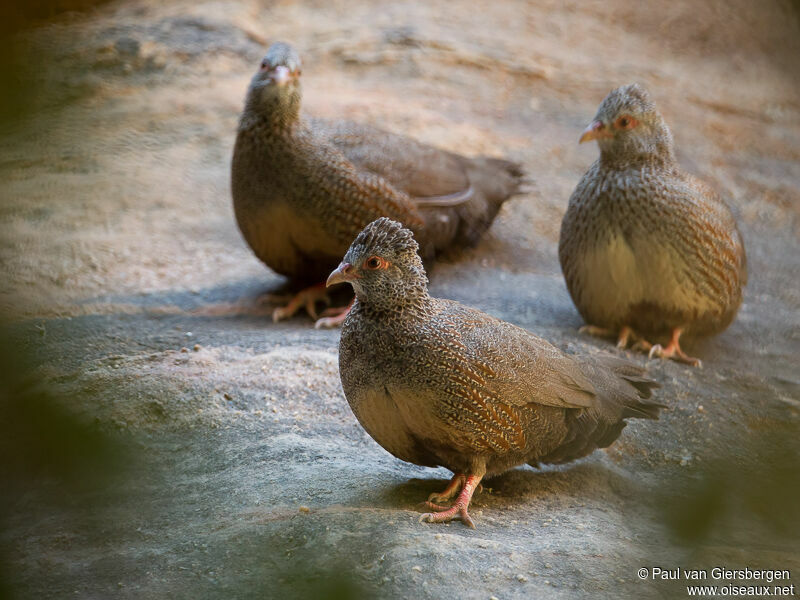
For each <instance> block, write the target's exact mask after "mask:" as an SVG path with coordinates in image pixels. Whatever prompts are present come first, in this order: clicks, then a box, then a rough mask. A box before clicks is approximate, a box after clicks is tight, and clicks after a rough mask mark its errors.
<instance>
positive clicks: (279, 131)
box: [239, 93, 300, 135]
mask: <svg viewBox="0 0 800 600" xmlns="http://www.w3.org/2000/svg"><path fill="white" fill-rule="evenodd" d="M299 123H300V94H299V93H296V94H292V95H290V96H288V97H284V98H280V97H276V98H270V99H268V100H263V99H260V98H258V97H248V99H247V103H246V104H245V108H244V111H243V112H242V117H241V120H240V121H239V129H240V130H245V129H249V130H252V129H259V130H261V131H265V132H269V133H272V134H275V135H288V134H291V133H292V132H293V131H294V130H295V128H296V127H297V126H298V124H299Z"/></svg>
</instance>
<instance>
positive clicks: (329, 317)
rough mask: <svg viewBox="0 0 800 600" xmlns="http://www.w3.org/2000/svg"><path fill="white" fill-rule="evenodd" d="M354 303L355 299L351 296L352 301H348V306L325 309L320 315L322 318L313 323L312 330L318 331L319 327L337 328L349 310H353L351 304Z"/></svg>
mask: <svg viewBox="0 0 800 600" xmlns="http://www.w3.org/2000/svg"><path fill="white" fill-rule="evenodd" d="M355 301H356V298H355V296H353V299H352V300H350V304H348V305H347V306H341V307H338V308H326V309H325V310H324V311H323V313H322V318H321V319H317V322H316V323H314V328H315V329H320V328H321V327H338V326H339V325H341V324H342V322H343V321H344V320H345V319H346V318H347V315H349V314H350V309H351V308H353V303H354V302H355Z"/></svg>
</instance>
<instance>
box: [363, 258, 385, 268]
mask: <svg viewBox="0 0 800 600" xmlns="http://www.w3.org/2000/svg"><path fill="white" fill-rule="evenodd" d="M364 266H365V267H366V268H367V269H370V270H372V271H375V270H377V269H385V268H386V267H387V266H389V263H387V262H386V261H385V260H383V259H382V258H381V257H380V256H370V257H369V258H368V259H367V261H366V262H365V263H364Z"/></svg>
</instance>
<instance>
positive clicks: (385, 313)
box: [356, 285, 433, 321]
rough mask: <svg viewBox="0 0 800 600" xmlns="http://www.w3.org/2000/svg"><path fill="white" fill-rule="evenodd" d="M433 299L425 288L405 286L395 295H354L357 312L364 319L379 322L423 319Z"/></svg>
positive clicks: (422, 286) (421, 286)
mask: <svg viewBox="0 0 800 600" xmlns="http://www.w3.org/2000/svg"><path fill="white" fill-rule="evenodd" d="M432 302H433V298H431V296H430V294H428V289H427V286H424V285H420V286H419V287H417V286H407V287H404V288H403V289H402V290H397V291H396V292H395V293H384V294H372V295H369V294H364V293H356V305H357V306H358V311H359V312H360V313H361V314H362V315H363V316H364V317H366V318H369V319H376V320H380V321H387V320H388V321H396V320H407V319H414V318H419V317H423V316H424V315H425V314H427V313H428V312H429V311H430V308H431V306H432Z"/></svg>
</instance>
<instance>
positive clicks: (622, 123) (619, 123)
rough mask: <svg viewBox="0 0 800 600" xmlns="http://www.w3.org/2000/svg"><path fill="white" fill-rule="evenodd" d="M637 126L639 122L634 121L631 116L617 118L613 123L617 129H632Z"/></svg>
mask: <svg viewBox="0 0 800 600" xmlns="http://www.w3.org/2000/svg"><path fill="white" fill-rule="evenodd" d="M638 124H639V121H637V120H636V119H634V118H633V117H632V116H630V115H622V116H621V117H619V118H618V119H617V120H616V122H615V123H614V126H615V127H616V128H617V129H633V128H634V127H636V126H637V125H638Z"/></svg>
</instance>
